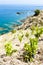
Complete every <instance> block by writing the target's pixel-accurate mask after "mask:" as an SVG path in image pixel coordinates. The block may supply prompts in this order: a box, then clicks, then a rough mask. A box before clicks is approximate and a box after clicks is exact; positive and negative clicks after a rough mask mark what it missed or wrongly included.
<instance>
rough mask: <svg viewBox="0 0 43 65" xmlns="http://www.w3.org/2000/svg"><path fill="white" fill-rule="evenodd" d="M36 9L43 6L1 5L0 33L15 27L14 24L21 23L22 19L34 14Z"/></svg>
mask: <svg viewBox="0 0 43 65" xmlns="http://www.w3.org/2000/svg"><path fill="white" fill-rule="evenodd" d="M35 9H43V6H26V5H24V6H23V5H21V6H19V5H0V34H3V33H7V32H9V31H10V30H12V29H14V25H21V24H22V22H20V20H22V19H25V18H26V17H27V16H31V15H33V14H34V10H35ZM17 12H20V13H21V12H22V13H21V14H16V13H17Z"/></svg>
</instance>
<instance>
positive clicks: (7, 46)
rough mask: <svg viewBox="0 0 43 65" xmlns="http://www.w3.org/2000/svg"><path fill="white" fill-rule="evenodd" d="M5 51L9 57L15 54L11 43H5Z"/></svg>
mask: <svg viewBox="0 0 43 65" xmlns="http://www.w3.org/2000/svg"><path fill="white" fill-rule="evenodd" d="M5 51H6V55H11V54H12V53H13V52H16V51H17V50H16V49H13V48H12V44H11V42H7V43H6V44H5Z"/></svg>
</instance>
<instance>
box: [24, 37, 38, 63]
mask: <svg viewBox="0 0 43 65" xmlns="http://www.w3.org/2000/svg"><path fill="white" fill-rule="evenodd" d="M37 48H38V39H37V38H33V39H31V38H30V44H28V43H25V45H24V50H25V52H24V54H23V58H24V60H25V61H26V62H27V61H32V60H33V58H34V55H35V54H36V51H37Z"/></svg>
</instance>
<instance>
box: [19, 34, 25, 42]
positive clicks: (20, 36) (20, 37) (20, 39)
mask: <svg viewBox="0 0 43 65" xmlns="http://www.w3.org/2000/svg"><path fill="white" fill-rule="evenodd" d="M23 36H24V35H22V34H21V35H20V34H19V35H18V39H19V41H20V42H21V41H22V39H23Z"/></svg>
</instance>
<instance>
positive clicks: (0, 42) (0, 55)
mask: <svg viewBox="0 0 43 65" xmlns="http://www.w3.org/2000/svg"><path fill="white" fill-rule="evenodd" d="M22 32H23V34H24V37H23V40H22V41H21V42H20V41H19V39H18V34H21V31H17V32H16V33H12V32H9V33H7V34H4V35H2V36H0V65H43V35H41V37H40V40H39V42H38V53H37V54H36V55H35V58H34V60H33V62H28V63H26V62H24V61H23V58H22V53H23V47H24V44H25V43H26V42H29V37H33V36H31V30H28V29H27V30H22ZM26 32H28V33H29V34H30V36H29V37H28V38H27V37H25V33H26ZM8 41H11V42H12V46H13V48H14V49H17V52H15V53H13V54H12V55H11V56H6V52H5V48H4V45H5V43H6V42H8Z"/></svg>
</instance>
